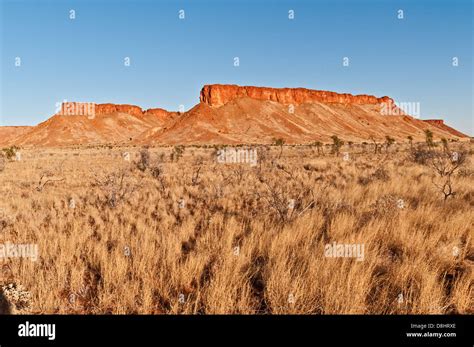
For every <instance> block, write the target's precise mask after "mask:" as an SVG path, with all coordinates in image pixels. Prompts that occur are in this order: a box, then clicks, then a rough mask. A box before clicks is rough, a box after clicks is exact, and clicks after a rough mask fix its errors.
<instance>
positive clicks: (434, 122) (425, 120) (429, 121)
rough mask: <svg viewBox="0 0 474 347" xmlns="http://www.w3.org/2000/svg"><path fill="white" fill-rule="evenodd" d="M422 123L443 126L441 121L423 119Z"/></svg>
mask: <svg viewBox="0 0 474 347" xmlns="http://www.w3.org/2000/svg"><path fill="white" fill-rule="evenodd" d="M423 121H424V122H426V123H430V124H434V125H444V120H442V119H423Z"/></svg>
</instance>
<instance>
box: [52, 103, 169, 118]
mask: <svg viewBox="0 0 474 347" xmlns="http://www.w3.org/2000/svg"><path fill="white" fill-rule="evenodd" d="M114 113H127V114H130V115H133V116H137V117H138V116H143V115H144V116H157V117H165V116H168V115H170V114H172V113H173V112H168V111H166V110H164V109H162V108H150V109H148V110H145V111H143V110H142V108H141V107H138V106H135V105H116V104H95V103H92V102H63V103H62V105H61V110H60V111H59V112H58V114H59V115H63V116H92V117H93V116H100V115H108V114H114Z"/></svg>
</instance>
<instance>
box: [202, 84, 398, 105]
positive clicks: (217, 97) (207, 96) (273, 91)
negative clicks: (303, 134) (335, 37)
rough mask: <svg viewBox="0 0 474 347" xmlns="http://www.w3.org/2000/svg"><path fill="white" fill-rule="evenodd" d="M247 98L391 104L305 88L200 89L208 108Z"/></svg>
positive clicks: (386, 99) (385, 100) (384, 99)
mask: <svg viewBox="0 0 474 347" xmlns="http://www.w3.org/2000/svg"><path fill="white" fill-rule="evenodd" d="M241 97H249V98H252V99H257V100H269V101H276V102H279V103H281V104H285V105H290V104H293V105H299V104H303V103H309V102H322V103H339V104H356V105H376V104H382V103H393V100H392V99H391V98H389V97H388V96H384V97H381V98H377V97H375V96H372V95H352V94H340V93H335V92H329V91H324V90H312V89H305V88H266V87H248V86H242V87H241V86H237V85H223V84H212V85H205V86H204V87H203V88H202V89H201V95H200V101H201V102H202V103H205V104H207V105H209V106H213V107H219V106H222V105H225V104H226V103H228V102H229V101H231V100H234V99H237V98H241Z"/></svg>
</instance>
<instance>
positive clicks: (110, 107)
mask: <svg viewBox="0 0 474 347" xmlns="http://www.w3.org/2000/svg"><path fill="white" fill-rule="evenodd" d="M95 112H96V115H102V114H111V113H115V112H117V113H127V114H131V115H133V116H141V115H142V114H143V111H142V109H141V107H138V106H134V105H115V104H97V105H95Z"/></svg>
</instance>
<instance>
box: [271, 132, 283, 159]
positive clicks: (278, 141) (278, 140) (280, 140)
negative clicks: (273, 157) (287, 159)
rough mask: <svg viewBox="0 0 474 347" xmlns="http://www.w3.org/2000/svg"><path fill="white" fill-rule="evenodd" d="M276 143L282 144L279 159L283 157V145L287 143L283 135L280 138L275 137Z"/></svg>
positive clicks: (276, 144)
mask: <svg viewBox="0 0 474 347" xmlns="http://www.w3.org/2000/svg"><path fill="white" fill-rule="evenodd" d="M273 142H274V145H275V146H280V154H279V155H278V159H280V158H281V155H282V153H283V145H284V144H285V140H283V139H282V138H281V137H280V138H278V139H273Z"/></svg>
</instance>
